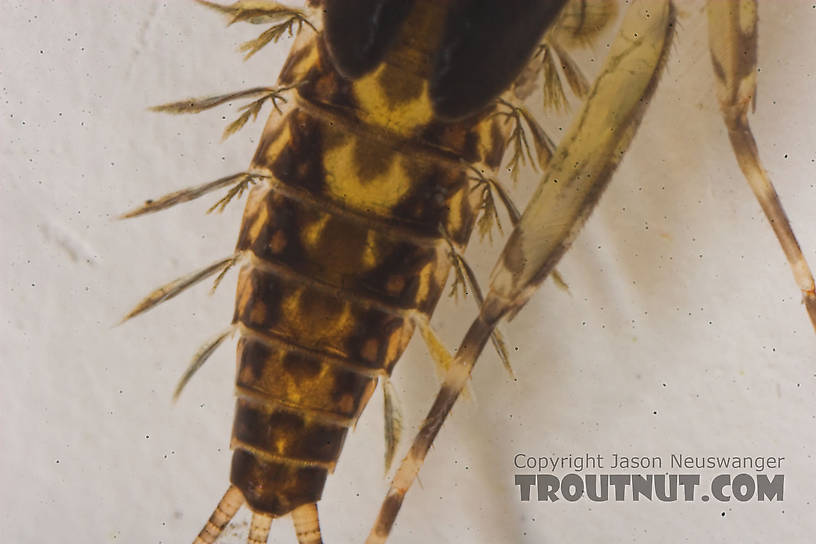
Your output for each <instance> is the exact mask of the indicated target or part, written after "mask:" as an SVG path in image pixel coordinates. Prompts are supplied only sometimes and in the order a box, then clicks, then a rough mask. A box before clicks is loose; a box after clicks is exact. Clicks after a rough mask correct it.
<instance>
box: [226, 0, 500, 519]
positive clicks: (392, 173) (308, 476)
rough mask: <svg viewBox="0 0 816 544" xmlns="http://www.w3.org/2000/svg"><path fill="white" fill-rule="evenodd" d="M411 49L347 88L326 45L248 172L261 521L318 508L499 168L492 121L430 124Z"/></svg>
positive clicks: (239, 477) (246, 318)
mask: <svg viewBox="0 0 816 544" xmlns="http://www.w3.org/2000/svg"><path fill="white" fill-rule="evenodd" d="M430 12H432V10H430ZM425 17H426V18H427V17H428V13H425ZM420 23H422V22H420ZM418 24H419V23H418ZM422 24H434V23H433V21H432V20H430V19H429V20H427V21H425V22H424V23H422ZM405 26H406V27H409V28H410V25H405ZM416 47H417V44H416V43H413V42H412V41H411V40H410V38H409V36H408V34H406V35H405V36H403V37H401V38H398V39H397V42H396V44H395V46H393V47H392V51H391V52H390V53H389V56H388V57H387V58H386V60H385V62H384V63H383V64H382V65H381V66H380V68H378V69H377V70H376V71H375V72H374V73H372V74H371V75H369V76H366V77H364V78H361V79H358V80H353V81H352V80H346V79H343V78H342V77H341V76H340V75H339V74H337V73H336V71H334V70H333V69H332V68H331V62H330V61H329V59H328V56H327V53H326V51H325V49H324V47H323V45H322V42H321V40H320V38H319V37H318V38H317V39H313V40H312V41H311V43H310V44H309V45H307V46H306V47H303V48H301V49H299V50H297V49H296V50H295V52H294V53H293V54H292V55H291V56H290V60H289V61H288V64H287V66H286V67H285V68H284V72H283V74H282V76H281V80H282V83H284V84H287V83H294V82H295V81H299V82H300V83H301V84H300V86H299V87H298V90H297V98H296V101H295V104H294V106H293V107H292V109H291V110H289V111H288V112H287V114H286V116H285V117H284V118H282V119H275V120H270V122H269V123H268V124H267V127H266V129H265V131H264V135H263V137H262V140H261V143H260V145H259V148H258V151H257V152H256V155H255V158H254V160H253V164H252V170H253V171H254V172H258V173H260V174H263V175H266V176H269V179H268V181H266V182H263V183H262V184H260V185H259V186H256V187H255V188H254V189H253V190H252V192H251V193H250V196H249V199H248V202H247V206H246V210H245V213H244V219H243V225H242V227H241V233H240V236H239V241H238V250H241V251H245V252H246V253H248V254H249V259H248V261H247V264H246V265H245V266H244V267H243V269H242V270H241V273H240V276H239V280H238V289H237V302H236V309H235V321H236V322H237V323H239V324H240V331H241V339H240V341H239V344H238V373H237V380H236V384H237V396H238V399H237V408H236V415H235V423H234V428H233V439H232V447H233V448H234V449H235V452H234V456H233V461H232V473H231V480H232V483H233V484H234V485H235V486H237V487H238V488H239V489H240V490H241V491H242V493H243V494H244V496H245V498H246V500H247V503H248V504H249V506H250V507H252V509H253V510H255V511H259V512H264V513H267V514H271V515H283V514H285V513H287V512H289V511H291V510H292V509H294V508H296V507H297V506H299V505H301V504H305V503H309V502H315V501H317V500H318V499H319V498H320V495H321V492H322V489H323V484H324V482H325V478H326V475H327V474H328V472H331V471H332V470H333V469H334V466H335V463H336V461H337V458H338V456H339V453H340V450H341V448H342V445H343V440H344V439H345V436H346V433H347V431H348V429H349V428H350V427H351V426H352V425H353V424H354V422H355V421H356V420H357V417H358V416H359V415H360V412H361V411H362V409H363V408H364V407H365V404H366V402H367V401H368V399H369V398H370V396H371V394H372V393H373V391H374V389H375V387H376V384H377V377H378V376H381V375H390V373H391V371H392V369H393V367H394V364H395V363H396V361H397V360H398V359H399V357H400V355H401V354H402V352H403V350H404V349H405V346H406V345H407V343H408V341H409V339H410V337H411V335H412V332H413V329H414V323H413V318H414V317H415V316H417V315H419V314H424V315H425V316H430V314H431V312H432V311H433V309H434V306H435V305H436V303H437V301H438V299H439V296H440V293H441V291H442V289H443V286H444V284H445V280H446V278H447V275H448V271H449V266H450V265H449V259H448V256H447V252H448V247H449V244H448V241H446V240H445V237H447V238H448V239H449V240H450V241H451V242H452V243H453V244H454V245H458V246H461V245H464V244H465V243H466V242H467V240H468V238H469V236H470V233H471V230H472V228H473V224H474V219H475V215H476V211H477V210H476V208H477V206H478V205H479V200H478V198H479V195H478V194H477V193H479V191H475V192H474V191H473V190H472V188H473V182H472V181H471V180H470V173H469V171H468V168H469V165H477V166H481V167H484V168H490V169H495V168H497V167H498V166H499V162H500V160H501V155H502V151H503V145H504V144H503V142H504V138H503V137H502V134H501V133H500V131H499V129H498V127H497V125H496V124H495V123H494V121H493V120H492V119H491V118H490V117H489V115H488V113H489V112H485V113H483V114H482V115H480V116H475V117H471V118H469V119H468V120H467V121H458V122H442V121H438V120H436V119H434V117H433V115H432V114H431V112H432V110H431V108H430V105H429V104H428V103H427V96H426V94H427V93H426V91H425V89H426V88H427V84H426V83H427V82H426V79H427V73H426V72H427V66H426V64H427V63H425V62H423V59H424V58H427V56H428V55H427V54H425V53H424V52H423V51H418V50H416ZM423 55H424V57H423Z"/></svg>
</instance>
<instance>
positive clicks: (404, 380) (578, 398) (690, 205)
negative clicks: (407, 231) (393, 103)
mask: <svg viewBox="0 0 816 544" xmlns="http://www.w3.org/2000/svg"><path fill="white" fill-rule="evenodd" d="M680 4H681V5H680V8H681V12H682V13H681V20H680V25H679V29H678V38H677V41H676V46H675V47H674V49H673V51H672V54H671V58H670V62H669V65H668V71H667V73H666V74H665V76H664V78H663V81H662V84H661V86H660V88H659V89H658V91H657V95H656V97H655V100H654V102H653V104H652V106H651V108H650V110H649V112H648V114H647V116H646V119H645V122H644V124H643V126H642V128H641V130H640V133H639V134H638V136H637V137H636V139H635V140H634V142H633V144H632V147H631V150H630V152H629V154H628V156H627V157H626V159H625V161H624V163H623V165H622V167H621V169H620V170H619V172H618V174H617V175H616V176H615V179H614V180H613V182H612V184H611V187H610V189H609V190H608V191H607V193H606V195H605V196H604V198H603V199H602V201H601V204H600V206H599V208H598V209H597V211H596V213H595V214H594V215H593V217H592V218H591V219H590V221H589V223H588V225H587V227H586V228H585V229H584V232H583V233H582V235H581V236H580V238H579V239H578V241H577V242H576V244H575V247H573V249H572V250H571V251H570V252H569V253H568V255H567V256H566V257H565V259H564V260H563V261H562V263H561V265H560V266H559V269H560V271H561V273H562V274H563V276H564V277H565V278H566V280H567V282H568V283H569V285H570V292H569V293H565V292H563V291H561V290H559V289H557V288H555V287H554V286H553V285H552V284H551V283H548V284H547V285H545V287H544V288H543V289H542V290H541V292H540V293H538V294H537V295H536V296H535V297H534V299H533V301H532V302H531V303H530V305H529V307H528V308H526V309H525V310H524V311H523V312H522V313H521V314H520V316H519V317H518V318H517V319H516V320H515V321H513V322H512V323H509V324H505V326H504V327H503V329H504V331H505V334H506V336H507V338H508V341H509V343H510V345H511V346H512V348H513V365H514V368H515V371H516V375H517V381H513V380H511V379H509V378H508V377H507V375H506V374H505V373H504V371H503V369H502V368H501V366H500V365H499V364H498V361H497V360H496V357H495V356H494V355H493V354H492V353H487V354H486V356H485V357H483V360H482V362H481V363H480V364H479V365H478V366H477V368H476V370H475V373H474V379H473V389H474V391H475V397H476V401H475V402H463V403H461V404H460V405H458V406H457V408H456V410H455V411H454V415H453V417H452V418H451V419H450V420H449V422H448V423H447V424H446V425H445V427H444V428H443V430H442V432H441V434H440V437H439V439H438V441H437V443H436V446H435V447H434V448H433V450H432V451H431V453H430V455H429V457H428V461H427V464H426V466H425V467H424V469H423V471H422V473H421V476H420V478H421V481H422V486H421V487H420V486H417V487H415V488H414V489H413V490H412V491H411V492H410V493H409V495H408V497H407V500H406V502H405V507H404V509H403V511H402V514H401V516H400V518H399V519H398V523H397V526H396V528H395V532H394V537H393V539H392V540H393V542H395V543H399V542H402V543H406V542H433V543H437V542H459V541H461V540H462V539H463V538H464V539H466V540H467V541H469V542H479V543H480V542H485V543H487V542H490V543H493V542H512V543H515V542H530V543H532V542H536V543H538V542H585V543H595V542H599V543H600V542H605V543H606V542H655V541H665V542H698V541H704V542H760V541H776V542H792V543H799V542H802V543H804V542H809V541H810V535H812V534H813V533H814V531H816V518H814V517H813V515H812V513H813V501H814V499H816V492H814V486H815V485H816V469H815V468H814V459H813V445H814V439H813V425H814V417H816V404H814V400H813V399H814V392H815V391H816V361H814V354H816V336H815V335H814V333H813V330H812V328H811V326H810V324H809V322H808V320H807V317H806V314H805V311H804V308H803V307H802V306H801V304H800V302H799V293H798V291H797V289H796V287H795V285H794V283H793V280H792V279H791V277H790V272H789V269H788V266H787V263H786V262H785V259H784V257H783V255H782V252H781V250H780V249H779V247H778V244H777V242H776V240H775V238H774V236H773V234H772V232H771V229H770V227H769V225H768V224H767V222H766V220H765V219H764V217H763V215H762V214H761V212H760V211H759V208H758V205H757V204H756V202H755V200H754V198H753V196H752V195H751V193H750V191H749V189H748V187H747V184H746V183H745V182H744V180H743V179H742V178H741V176H740V173H739V170H738V168H737V166H736V163H735V161H734V159H733V156H732V155H731V152H730V149H729V146H728V143H727V138H726V135H725V132H724V129H723V127H722V124H721V122H720V119H719V117H718V111H717V106H716V102H715V97H714V87H713V79H712V75H711V69H710V61H709V56H708V52H707V50H706V29H705V26H704V23H705V17H704V12H702V11H701V9H702V4H701V3H700V2H693V3H692V2H681V3H680ZM2 12H3V20H4V23H3V27H4V30H3V32H2V38H0V40H2V42H1V43H0V119H2V127H3V128H2V134H3V138H2V141H0V157H1V158H0V161H2V162H1V163H0V164H2V183H0V212H1V213H2V215H1V216H0V217H2V223H3V224H2V227H0V229H1V230H0V248H2V255H3V261H2V266H1V267H0V280H1V281H0V285H2V289H1V290H0V311H2V321H0V357H1V358H2V359H1V360H0V364H1V365H2V369H3V371H4V372H3V373H4V378H3V379H2V380H0V444H1V445H0V527H2V533H3V541H4V542H12V543H21V544H25V543H33V542H41V541H43V540H47V539H53V540H55V541H61V542H93V543H96V542H108V543H113V542H116V543H119V542H122V543H158V542H163V543H177V542H190V541H192V539H193V536H194V535H195V534H196V533H197V531H198V530H199V529H200V527H201V525H202V524H203V522H204V521H205V520H206V518H207V517H208V516H209V514H210V512H211V510H212V508H213V507H214V505H215V503H216V502H217V500H218V499H219V498H220V496H221V494H222V493H223V491H224V490H225V489H226V486H227V477H228V466H229V455H230V454H229V449H228V440H229V432H230V425H231V417H232V416H231V414H232V399H231V395H232V392H231V390H232V386H231V384H232V380H233V377H232V373H233V368H234V367H233V363H232V360H233V357H234V356H233V353H232V348H231V346H230V347H224V348H222V349H221V350H220V351H219V352H218V353H217V354H216V355H215V356H214V357H213V358H212V360H210V361H209V362H208V364H207V365H206V366H205V368H204V369H203V370H201V371H200V373H199V375H197V376H196V377H195V378H194V380H193V381H192V382H191V384H190V385H189V387H188V389H187V390H186V391H185V393H184V394H183V395H182V397H181V399H180V401H179V402H178V403H177V404H176V405H173V404H172V403H171V402H170V397H171V392H172V390H173V387H174V386H175V383H176V380H177V378H178V377H179V375H180V374H181V372H182V370H183V368H184V367H185V365H186V364H187V361H188V360H189V357H190V356H191V355H192V353H193V352H194V351H195V350H196V349H197V348H198V346H199V345H200V344H201V343H202V342H203V341H205V340H206V339H208V338H209V337H210V336H211V335H212V334H214V333H216V332H217V331H219V330H221V329H222V327H223V326H225V325H226V324H228V322H229V321H230V319H231V313H232V300H231V299H232V295H233V293H232V291H233V289H234V275H231V276H230V277H229V278H228V280H227V281H225V282H224V284H223V286H222V287H221V289H220V290H219V292H218V293H217V294H216V295H215V296H213V297H209V296H207V294H206V292H207V288H206V287H204V286H202V287H199V288H196V289H194V290H192V291H191V292H188V293H185V294H184V295H182V296H180V297H179V298H177V299H175V300H173V301H172V302H169V303H168V304H166V305H164V306H162V307H160V308H159V309H157V310H155V311H153V312H151V313H150V314H147V315H145V316H141V317H139V318H137V319H136V320H134V321H133V322H131V323H128V324H125V325H122V326H115V324H116V323H117V321H118V320H119V319H120V318H121V317H122V315H124V314H125V313H126V311H127V310H128V309H129V307H130V306H132V305H133V304H134V303H135V302H136V301H137V300H138V299H139V298H140V297H141V296H143V295H144V294H146V293H147V292H149V291H150V290H152V289H153V288H154V287H156V286H158V285H160V284H162V283H164V282H166V281H168V280H170V279H172V278H174V277H176V276H179V275H181V274H184V273H186V272H188V271H191V270H193V269H196V268H199V267H201V266H203V265H205V264H207V263H209V262H212V261H215V260H216V259H218V258H220V257H222V256H226V255H228V254H230V253H231V250H232V247H233V244H234V240H235V236H236V234H237V230H238V223H239V220H240V213H241V205H240V204H234V205H232V206H230V207H229V209H228V210H227V212H225V213H224V214H222V215H214V216H205V215H204V211H205V210H206V209H207V207H208V206H209V205H210V204H211V202H212V201H213V199H206V198H205V199H203V200H202V201H201V202H195V203H191V204H187V205H184V206H180V207H178V208H175V209H172V210H169V211H166V212H163V213H161V214H157V215H152V216H147V217H144V218H140V219H135V220H130V221H125V222H122V221H116V220H114V218H115V216H116V215H117V214H118V213H121V212H123V211H125V210H127V209H129V208H132V207H134V206H136V205H138V204H139V203H140V202H141V201H142V200H144V199H145V198H148V197H155V196H159V195H162V194H164V193H167V192H169V191H171V190H175V189H178V188H181V187H185V186H189V185H194V184H198V183H201V182H204V181H208V180H211V179H215V178H217V177H220V176H223V175H226V174H231V173H234V172H238V171H240V170H243V169H244V168H246V166H247V164H248V162H249V159H250V158H251V155H252V152H253V149H254V147H255V146H256V145H257V138H258V135H259V133H260V129H261V123H260V122H258V123H255V124H252V125H249V126H248V127H247V128H245V129H244V130H243V131H242V132H241V133H240V134H239V135H237V136H235V137H233V138H231V139H230V140H228V141H227V142H225V143H222V142H220V134H221V130H222V129H223V126H224V125H225V123H226V122H228V121H231V120H232V119H233V118H234V116H235V113H234V107H233V108H232V109H231V108H223V109H219V110H218V111H215V112H210V113H206V114H201V115H198V116H192V117H183V118H182V117H173V116H161V115H158V114H153V113H149V112H148V111H146V107H147V106H149V105H153V104H156V103H162V102H166V101H169V100H175V99H181V98H185V97H187V96H191V95H195V96H205V95H208V94H214V93H219V92H225V91H231V90H238V89H242V88H246V87H250V86H254V85H258V84H272V83H273V82H274V80H275V77H276V75H277V71H278V69H279V67H280V62H281V58H282V55H283V54H284V53H285V51H286V48H287V45H286V44H281V45H279V46H278V47H277V48H268V49H267V50H264V51H263V52H262V53H260V54H258V55H257V56H256V57H255V58H253V59H252V60H250V61H249V62H246V63H244V62H241V57H240V55H239V54H238V53H236V52H235V49H236V47H237V45H238V44H239V43H240V42H242V41H244V40H246V39H249V38H251V37H254V35H255V34H257V33H258V32H259V31H260V29H258V28H253V27H248V26H241V25H236V26H234V27H231V28H229V29H225V28H224V25H223V20H221V19H220V18H219V17H218V16H217V15H215V14H212V13H211V12H209V11H208V10H206V9H203V8H200V7H198V6H195V5H193V3H192V2H182V1H172V2H153V1H141V2H138V3H137V2H129V3H125V2H102V1H86V2H83V3H78V2H49V3H46V2H8V1H6V2H2ZM760 17H761V20H760V73H759V81H760V88H759V97H758V101H757V111H756V114H755V115H754V116H753V117H752V123H753V126H754V130H755V133H756V134H757V139H758V142H759V146H760V149H761V154H762V159H763V161H764V162H765V165H766V167H767V169H768V170H769V172H770V173H771V176H772V178H773V179H774V180H775V182H776V184H777V187H778V189H779V192H780V194H781V197H782V200H783V202H784V204H785V206H786V209H787V211H788V213H789V215H790V217H791V219H792V221H793V225H794V228H795V230H796V232H797V234H798V235H799V239H800V241H801V242H802V245H803V247H804V250H805V253H806V255H807V257H808V259H809V260H810V263H811V264H812V265H816V215H815V214H814V210H816V186H814V179H816V178H815V176H814V175H815V174H816V149H814V143H813V142H814V141H815V139H816V128H814V127H816V108H814V107H813V106H812V100H813V98H812V97H813V96H814V92H816V77H815V76H814V71H815V70H816V64H814V62H816V61H814V60H813V58H812V54H813V51H814V50H816V33H814V28H816V26H815V25H816V9H814V8H813V6H812V4H811V3H810V2H804V1H799V2H765V3H763V4H762V6H761V12H760ZM609 37H610V38H611V34H610V35H609ZM607 43H608V39H607V40H602V41H601V42H600V43H599V44H598V45H597V46H596V48H595V50H594V51H590V52H588V53H587V54H586V55H581V57H582V58H583V59H584V61H585V62H584V64H583V65H584V66H585V67H586V69H587V71H588V72H589V73H593V71H594V70H595V69H596V68H597V66H598V65H599V64H600V62H601V60H602V59H603V55H604V51H605V49H606V45H607ZM265 113H266V112H265ZM265 113H264V114H265ZM567 122H568V120H567V118H559V117H554V118H551V119H550V120H548V121H547V122H546V123H545V124H546V125H547V127H548V128H549V130H550V131H551V134H552V135H553V136H554V137H556V138H557V137H558V134H559V129H560V128H564V127H566V123H567ZM534 183H535V176H530V179H529V180H528V182H527V183H526V184H521V185H520V186H519V187H518V191H517V192H518V193H519V194H520V196H519V203H520V204H523V201H524V195H525V194H529V192H530V190H531V189H532V186H533V185H534ZM499 247H500V246H499V245H498V244H494V246H492V247H491V246H489V245H487V244H482V245H479V244H476V245H475V246H474V247H473V248H472V250H471V251H470V253H469V256H470V258H471V259H472V260H473V261H474V262H475V263H476V266H477V269H478V271H479V273H480V275H481V277H486V275H487V273H488V272H489V268H490V263H491V262H492V260H493V259H495V255H496V253H497V251H498V248H499ZM473 313H474V306H473V304H472V302H470V301H460V302H459V303H458V304H455V303H454V302H453V301H452V300H451V301H443V303H442V304H440V310H439V312H438V313H437V316H435V319H434V323H435V325H436V327H437V328H438V329H439V330H440V332H441V335H442V336H443V338H444V339H445V340H446V342H447V343H448V345H450V346H453V345H455V344H456V343H457V342H458V340H459V339H460V336H461V334H462V332H463V329H464V326H465V324H466V322H468V321H469V320H470V319H471V317H472V316H473ZM395 380H396V384H397V387H398V389H399V391H400V394H401V399H402V404H403V408H404V411H405V416H406V424H407V425H408V429H407V431H406V438H407V437H410V436H412V434H413V432H414V431H415V430H416V427H417V425H418V424H419V422H420V421H421V419H422V417H423V416H424V413H425V411H426V410H427V406H428V405H429V403H430V401H431V399H432V397H433V395H434V394H435V392H436V383H437V382H436V379H435V377H434V374H433V371H432V367H431V364H430V362H429V361H428V355H427V353H426V351H425V349H424V347H423V346H422V345H421V343H420V342H418V341H416V342H414V343H412V345H411V346H410V348H409V350H408V352H407V353H406V355H405V357H404V360H403V362H402V363H401V364H400V366H399V367H398V369H397V371H396V374H395ZM381 406H382V403H381V397H380V395H379V394H378V395H375V397H374V398H373V399H372V401H371V403H370V405H369V409H368V410H367V411H366V413H365V414H364V416H363V418H362V419H361V421H360V423H359V425H358V427H357V429H356V431H355V432H354V433H353V434H352V435H351V436H350V437H349V439H348V440H347V442H346V447H345V451H344V453H343V455H342V457H341V461H340V464H339V466H338V469H337V471H336V473H335V474H334V475H332V476H331V477H330V478H329V481H328V484H327V487H326V491H325V494H324V497H323V501H322V502H321V515H322V521H323V529H324V535H325V538H326V541H327V542H329V543H331V544H334V543H341V542H343V543H345V542H361V541H362V540H363V537H364V536H365V535H366V534H367V532H368V529H369V527H370V525H371V523H372V521H373V520H374V517H375V514H376V512H377V509H378V507H379V501H380V500H381V498H382V496H383V493H384V491H385V488H386V483H387V482H386V480H384V479H383V477H382V452H383V441H382V420H381ZM406 447H407V440H406V441H405V442H404V443H403V445H402V448H403V450H402V451H404V449H405V448H406ZM518 452H524V453H528V454H531V455H536V456H538V455H548V454H557V455H567V454H570V453H573V454H579V455H580V454H583V453H586V452H589V453H592V454H594V453H601V454H603V455H606V456H610V455H611V453H613V452H619V453H623V454H631V455H641V454H643V455H663V456H664V457H665V458H668V456H669V454H671V453H675V452H677V453H685V454H689V455H774V456H784V457H785V458H786V460H785V462H784V465H783V467H784V470H783V472H784V474H785V478H786V487H785V500H784V502H781V503H756V502H749V503H733V502H732V503H728V504H723V503H716V502H709V503H702V502H695V503H671V504H667V503H643V502H641V503H632V502H624V503H592V502H589V501H579V502H577V503H567V502H566V501H560V502H559V503H556V504H549V503H537V502H530V503H521V502H520V501H519V499H518V491H517V489H516V488H515V487H514V486H513V475H514V474H515V472H516V471H515V469H514V468H513V466H512V461H513V456H514V454H515V453H518ZM713 474H714V473H711V472H704V474H703V481H704V482H705V481H707V479H708V477H709V476H713ZM723 513H724V514H725V515H724V516H723ZM246 519H247V518H246V515H245V514H243V515H242V516H241V517H240V519H239V523H238V524H237V526H236V528H235V529H234V530H231V531H230V535H228V537H227V538H224V539H223V541H224V542H239V541H241V538H245V537H244V536H242V535H244V534H245V531H246ZM235 535H241V536H240V538H239V536H235ZM273 535H274V536H273V538H271V539H270V542H272V541H274V542H294V535H293V533H292V530H291V524H290V522H289V521H288V520H280V521H278V522H276V523H275V524H274V525H273Z"/></svg>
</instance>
